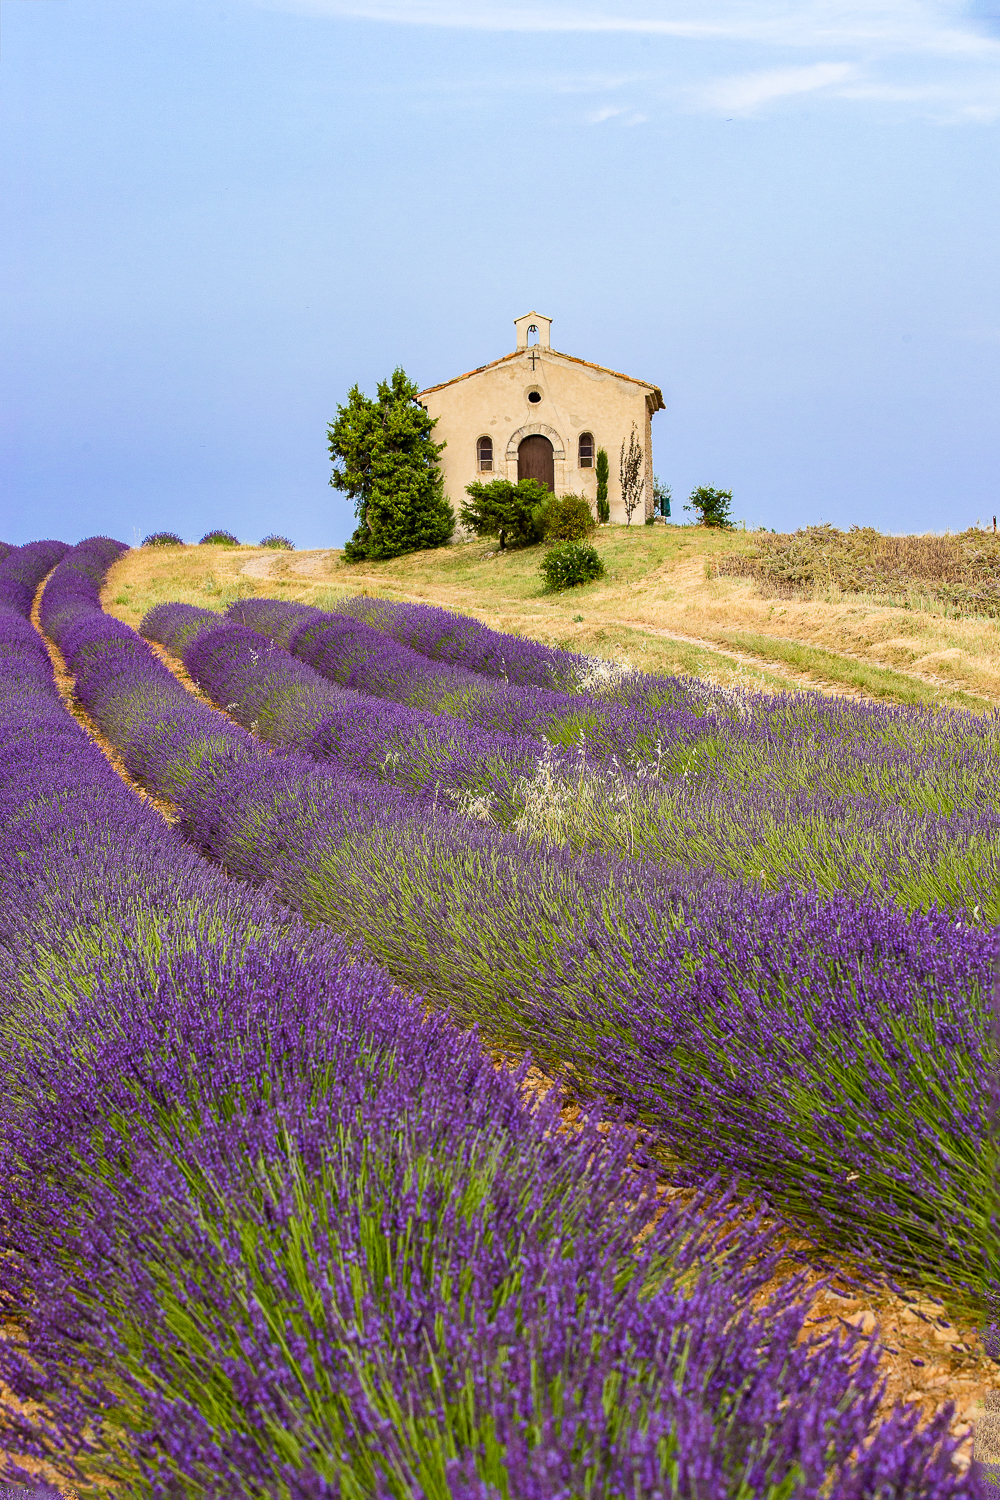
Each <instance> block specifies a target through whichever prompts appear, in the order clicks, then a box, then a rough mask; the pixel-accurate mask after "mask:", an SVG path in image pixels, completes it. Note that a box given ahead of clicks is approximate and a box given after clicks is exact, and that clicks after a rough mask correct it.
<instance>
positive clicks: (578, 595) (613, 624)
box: [105, 526, 1000, 710]
mask: <svg viewBox="0 0 1000 1500" xmlns="http://www.w3.org/2000/svg"><path fill="white" fill-rule="evenodd" d="M778 540H779V542H780V539H778ZM789 540H790V542H791V539H789ZM760 541H761V538H760V534H755V533H742V532H736V533H729V534H725V533H720V532H715V531H706V530H703V529H701V528H698V527H692V526H656V527H644V526H639V527H631V528H625V527H607V528H602V529H601V530H599V531H598V533H597V535H596V537H595V545H596V547H597V549H598V551H599V552H600V553H601V555H602V557H603V560H604V564H605V568H606V577H605V578H603V579H601V580H600V581H598V582H596V583H592V584H587V585H585V586H583V587H581V588H576V589H572V590H569V591H567V592H566V593H564V594H547V593H545V592H544V591H543V587H542V580H541V577H540V574H539V572H538V565H539V562H540V560H541V557H542V549H541V548H540V547H533V548H528V549H525V550H522V551H516V552H507V553H503V554H500V553H497V552H496V551H495V549H494V547H493V545H492V544H487V543H483V542H480V541H472V542H463V543H460V544H458V545H456V546H451V547H443V548H440V549H438V550H437V551H433V552H421V553H416V554H414V555H412V556H409V557H403V558H397V559H396V560H395V561H393V562H389V563H378V564H372V563H357V564H354V565H349V564H346V563H344V561H343V557H342V554H341V553H340V552H339V551H336V550H333V549H330V550H319V551H308V552H274V551H266V550H262V549H260V548H256V547H234V548H228V547H217V546H204V547H201V546H199V547H183V548H176V547H171V548H147V549H144V550H143V549H139V550H135V551H132V552H130V553H128V554H126V556H125V557H123V558H122V560H121V562H119V563H117V564H116V565H115V567H114V568H113V569H112V572H111V574H110V576H109V580H108V586H107V588H106V590H105V607H106V608H107V609H108V610H109V611H110V612H111V613H112V614H115V615H117V616H118V617H119V618H120V619H122V620H124V621H125V622H126V623H128V624H131V625H136V626H137V625H138V624H139V621H140V619H141V618H142V616H143V615H144V614H145V612H146V610H147V609H149V608H150V607H151V606H152V605H153V604H157V603H160V602H162V601H163V600H165V599H183V600H186V601H187V602H189V603H193V604H200V605H202V606H205V607H207V608H212V609H220V610H222V609H224V608H225V607H226V605H227V604H229V603H230V602H231V600H233V599H235V598H237V597H241V596H247V595H254V594H256V595H264V596H270V597H278V598H284V599H292V600H297V601H303V602H306V603H310V604H316V605H319V606H320V607H322V608H328V609H329V608H334V607H335V606H336V603H337V601H338V600H339V599H343V598H344V597H346V596H348V595H353V594H361V593H368V594H381V595H384V596H386V597H387V598H393V599H406V600H414V601H420V602H422V603H428V604H440V605H444V606H446V607H448V608H451V609H456V610H458V611H460V612H461V613H463V614H468V615H474V616H476V617H477V618H478V619H481V620H485V621H487V622H488V623H489V624H490V625H493V626H494V627H496V628H497V629H500V630H507V631H512V632H515V633H518V634H522V635H525V636H530V637H533V638H535V639H537V640H542V641H546V642H550V643H555V644H557V645H560V646H566V647H569V648H571V649H573V650H576V651H585V652H588V653H590V654H592V655H596V656H604V657H611V658H614V659H616V660H620V661H628V662H631V663H632V664H633V665H634V666H636V667H640V668H643V669H646V670H649V671H662V672H679V673H684V672H690V673H693V674H694V675H696V676H699V677H704V678H708V679H710V680H712V681H714V682H719V683H722V684H725V685H739V686H746V687H756V688H763V689H767V690H770V691H781V690H785V691H787V690H788V689H789V688H803V687H811V688H819V689H821V690H822V691H834V692H840V693H849V694H854V695H863V696H865V697H874V698H881V699H884V700H887V701H891V702H896V703H926V704H941V705H950V706H953V707H964V708H971V709H978V710H985V709H989V708H992V707H994V706H995V705H997V704H1000V620H997V619H994V618H989V617H986V616H982V615H977V614H972V613H964V614H963V613H962V612H961V611H960V610H959V609H958V608H957V607H956V605H955V604H954V603H949V601H948V600H947V599H943V600H942V599H939V598H935V597H933V596H932V595H931V594H926V593H921V592H920V591H919V590H917V591H913V590H910V591H909V592H908V593H906V594H905V597H901V596H900V591H899V589H898V587H897V589H896V596H897V597H896V598H895V599H892V600H887V599H886V598H885V597H882V596H880V595H879V594H877V593H872V592H869V593H864V592H857V591H848V590H846V589H844V588H842V587H841V586H840V584H839V583H838V582H837V581H836V579H835V578H834V579H832V581H830V580H829V579H828V580H826V581H824V584H823V586H822V587H814V588H811V589H809V590H802V589H800V590H798V594H799V597H795V596H792V597H789V596H788V595H789V591H788V588H787V587H784V588H783V594H781V593H777V591H776V590H774V589H773V588H771V586H770V585H769V582H768V580H767V578H766V577H762V576H761V574H760V569H759V568H751V569H750V570H749V571H748V573H747V574H746V575H745V576H732V575H730V574H720V573H719V572H718V569H719V565H720V563H721V564H723V566H727V565H728V566H730V567H732V566H733V560H734V559H737V558H739V557H740V556H741V555H745V556H746V557H747V559H748V562H749V560H750V558H751V557H752V555H753V554H754V553H755V551H757V550H759V547H760ZM771 545H772V547H773V545H774V543H773V541H772V543H771ZM726 558H728V559H730V562H729V563H728V564H726V563H724V562H723V559H726ZM852 587H853V586H852Z"/></svg>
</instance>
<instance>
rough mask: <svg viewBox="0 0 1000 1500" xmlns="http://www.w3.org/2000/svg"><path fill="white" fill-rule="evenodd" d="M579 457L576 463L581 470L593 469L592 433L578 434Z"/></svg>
mask: <svg viewBox="0 0 1000 1500" xmlns="http://www.w3.org/2000/svg"><path fill="white" fill-rule="evenodd" d="M579 451H580V456H579V459H578V460H577V462H578V463H579V465H580V468H581V469H592V468H593V467H594V434H593V433H592V432H581V433H580V450H579Z"/></svg>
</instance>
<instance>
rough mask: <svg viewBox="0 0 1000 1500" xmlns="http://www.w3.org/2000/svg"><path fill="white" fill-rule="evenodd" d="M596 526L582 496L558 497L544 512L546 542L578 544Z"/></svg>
mask: <svg viewBox="0 0 1000 1500" xmlns="http://www.w3.org/2000/svg"><path fill="white" fill-rule="evenodd" d="M596 526H597V522H596V521H595V520H594V517H593V515H592V514H591V511H590V506H589V504H588V503H587V499H586V496H584V495H559V496H557V497H556V499H554V500H552V501H550V502H549V504H548V506H547V507H546V511H545V540H546V541H547V542H579V541H580V540H581V539H582V538H583V537H585V536H589V535H590V533H591V532H592V531H593V530H594V529H595V527H596Z"/></svg>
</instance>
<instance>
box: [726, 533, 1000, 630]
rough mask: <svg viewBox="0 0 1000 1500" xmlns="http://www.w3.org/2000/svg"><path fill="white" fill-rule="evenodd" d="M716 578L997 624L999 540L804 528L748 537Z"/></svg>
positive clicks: (778, 592) (790, 594)
mask: <svg viewBox="0 0 1000 1500" xmlns="http://www.w3.org/2000/svg"><path fill="white" fill-rule="evenodd" d="M713 570H714V572H715V574H716V576H719V577H732V578H752V579H754V580H755V582H756V583H757V584H758V585H759V586H760V590H761V592H762V593H764V594H767V595H770V596H771V597H773V598H778V599H791V598H803V599H814V598H816V597H823V596H825V595H826V594H828V593H830V592H831V591H833V592H836V593H841V594H865V595H867V596H869V597H873V598H879V599H881V600H885V601H887V602H891V603H894V604H899V605H901V606H902V607H903V608H904V609H912V608H920V607H921V606H923V607H927V605H929V604H931V603H937V604H939V605H941V606H943V612H944V613H945V614H946V615H947V614H949V613H950V614H952V615H955V616H975V615H981V616H986V617H988V618H991V619H996V618H997V617H998V616H1000V535H997V534H996V533H995V532H990V531H980V530H979V529H978V528H972V529H970V530H969V531H963V532H960V533H958V534H957V535H946V536H882V535H881V533H880V532H878V531H875V530H874V528H873V527H870V526H852V527H851V529H850V531H837V530H836V529H835V528H834V527H833V526H807V527H805V528H804V529H803V530H802V531H796V532H795V533H794V534H792V535H790V536H776V535H767V534H764V535H761V534H759V533H757V534H755V535H754V537H753V541H752V543H751V545H750V547H749V548H744V549H741V550H740V551H739V552H736V553H734V554H733V555H732V556H728V557H721V558H719V559H718V561H717V562H716V563H715V564H714V565H713Z"/></svg>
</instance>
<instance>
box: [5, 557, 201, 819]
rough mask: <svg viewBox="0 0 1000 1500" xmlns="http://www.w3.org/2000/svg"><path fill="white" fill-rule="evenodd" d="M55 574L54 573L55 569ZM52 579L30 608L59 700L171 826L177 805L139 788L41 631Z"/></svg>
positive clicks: (59, 654) (130, 785)
mask: <svg viewBox="0 0 1000 1500" xmlns="http://www.w3.org/2000/svg"><path fill="white" fill-rule="evenodd" d="M53 571H55V570H54V569H53ZM51 577H52V574H51V573H49V574H48V575H47V576H46V577H45V578H43V580H42V582H41V583H40V584H39V586H38V588H37V589H36V591H35V598H34V602H33V604H32V606H31V623H32V625H34V627H35V629H36V630H37V631H38V634H39V635H40V636H41V638H42V642H43V644H44V646H45V649H46V651H47V652H48V653H49V661H50V662H51V663H52V675H53V677H54V678H55V680H56V687H57V688H58V690H59V696H60V698H61V699H62V701H63V703H64V704H65V706H66V708H67V709H68V710H69V712H70V713H71V714H72V715H73V718H74V719H75V720H76V722H77V723H78V724H79V725H80V727H81V729H83V730H84V731H85V732H86V734H87V735H88V737H89V738H90V739H92V740H93V742H94V744H95V745H96V746H97V748H98V749H99V750H100V752H101V754H102V755H103V756H104V757H105V759H106V760H107V761H108V762H109V764H110V765H111V766H112V768H113V769H114V770H115V771H116V772H117V773H118V775H119V776H120V777H121V779H122V781H124V783H125V785H126V786H127V787H128V788H129V790H130V791H133V792H135V794H136V796H137V797H141V798H142V800H143V802H148V803H149V804H150V806H151V807H155V808H156V811H157V812H158V813H159V814H160V816H161V817H163V818H164V819H165V820H166V821H167V822H168V823H173V822H176V820H177V808H176V807H175V806H174V804H173V803H172V802H167V801H166V800H165V799H163V798H161V797H154V796H152V795H151V793H149V792H147V791H146V788H145V787H143V786H140V785H139V783H138V782H137V781H133V779H132V777H131V776H130V775H129V773H128V770H127V768H126V766H125V762H124V761H123V760H122V758H121V756H120V755H119V753H118V751H117V750H116V749H115V747H114V745H112V743H111V741H110V740H109V739H107V738H106V737H105V736H104V735H103V734H102V733H101V731H100V730H99V729H98V727H97V725H96V724H95V723H94V721H93V719H92V718H91V717H90V715H89V714H88V713H87V711H86V709H85V708H84V707H83V705H82V704H81V703H79V702H78V701H77V698H76V695H75V690H74V686H73V678H72V676H71V675H70V673H69V671H68V670H67V668H66V662H65V661H64V659H63V654H62V652H61V651H60V650H59V647H58V646H57V645H56V643H55V641H53V640H50V639H49V637H48V636H47V635H46V634H45V632H44V630H43V629H42V621H41V606H42V595H43V594H44V592H45V585H46V584H47V583H48V581H49V579H50V578H51Z"/></svg>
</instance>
